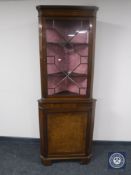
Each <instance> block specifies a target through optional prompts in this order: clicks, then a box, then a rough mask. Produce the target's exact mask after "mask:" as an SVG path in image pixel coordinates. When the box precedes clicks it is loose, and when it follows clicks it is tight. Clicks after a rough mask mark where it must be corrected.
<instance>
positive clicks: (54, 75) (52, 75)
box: [48, 72, 87, 78]
mask: <svg viewBox="0 0 131 175" xmlns="http://www.w3.org/2000/svg"><path fill="white" fill-rule="evenodd" d="M65 76H70V77H85V78H87V74H82V73H75V72H71V73H70V72H57V73H51V74H48V77H65Z"/></svg>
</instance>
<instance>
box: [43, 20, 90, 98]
mask: <svg viewBox="0 0 131 175" xmlns="http://www.w3.org/2000/svg"><path fill="white" fill-rule="evenodd" d="M88 41H89V21H88V20H85V19H84V20H81V19H78V20H77V19H75V20H74V19H71V20H67V19H65V20H61V19H55V20H53V19H47V20H46V42H47V73H48V95H73V96H74V95H75V96H76V95H86V93H87V71H88Z"/></svg>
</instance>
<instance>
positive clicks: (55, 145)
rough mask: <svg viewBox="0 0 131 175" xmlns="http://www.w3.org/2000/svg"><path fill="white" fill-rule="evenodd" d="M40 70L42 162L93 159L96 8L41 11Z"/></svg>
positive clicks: (39, 14)
mask: <svg viewBox="0 0 131 175" xmlns="http://www.w3.org/2000/svg"><path fill="white" fill-rule="evenodd" d="M37 10H38V17H39V46H40V70H41V91H42V95H41V99H40V100H38V105H39V126H40V145H41V146H40V147H41V156H40V157H41V160H42V162H43V164H44V165H51V164H52V162H53V161H55V160H79V161H80V162H81V163H82V164H86V163H88V162H89V160H90V159H91V156H92V154H91V145H92V136H93V126H94V111H95V102H96V100H95V99H93V98H92V89H93V71H94V46H95V30H96V12H97V10H98V8H97V7H95V6H45V5H44V6H43V5H41V6H37Z"/></svg>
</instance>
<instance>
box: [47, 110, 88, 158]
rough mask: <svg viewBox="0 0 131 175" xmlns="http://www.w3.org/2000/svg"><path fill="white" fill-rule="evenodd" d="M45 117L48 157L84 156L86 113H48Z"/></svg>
mask: <svg viewBox="0 0 131 175" xmlns="http://www.w3.org/2000/svg"><path fill="white" fill-rule="evenodd" d="M46 117H47V144H48V146H47V152H48V156H62V155H63V156H64V155H68V156H73V155H85V154H86V150H87V148H86V146H87V141H88V140H87V139H88V133H89V132H88V130H89V116H88V112H80V111H77V112H48V113H47V116H46Z"/></svg>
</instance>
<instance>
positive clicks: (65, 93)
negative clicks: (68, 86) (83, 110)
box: [53, 91, 78, 96]
mask: <svg viewBox="0 0 131 175" xmlns="http://www.w3.org/2000/svg"><path fill="white" fill-rule="evenodd" d="M53 95H54V96H55V95H58V96H59V95H60V96H61V95H62V96H72V95H73V96H78V93H74V92H71V91H61V92H58V93H54V94H53Z"/></svg>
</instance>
